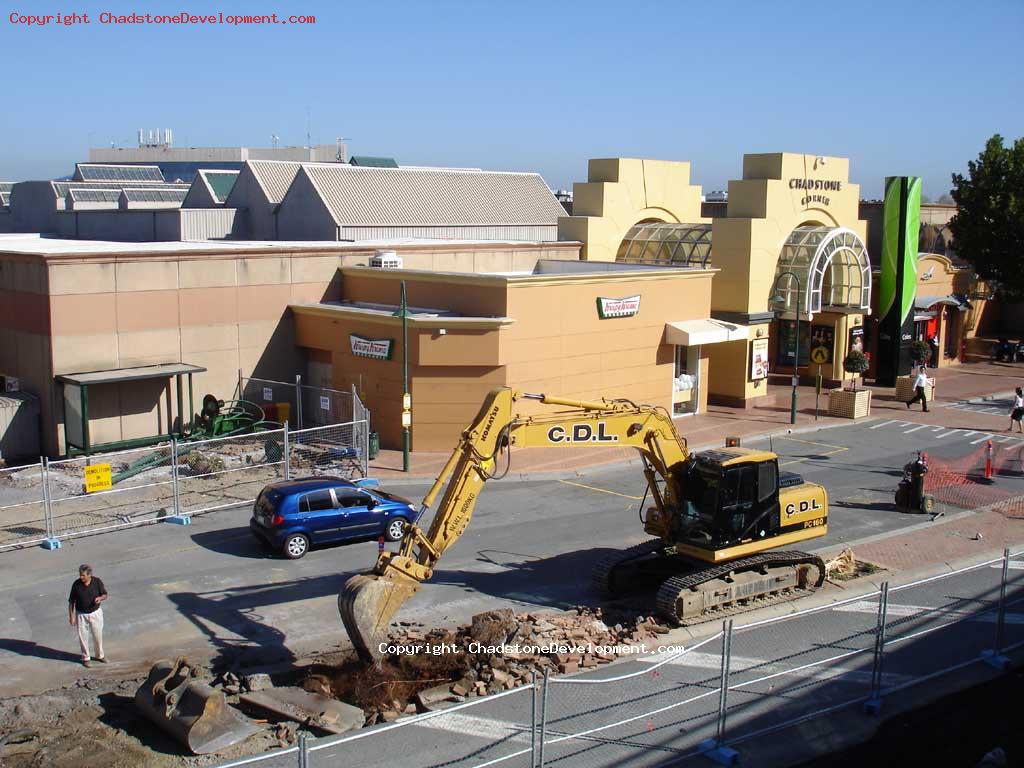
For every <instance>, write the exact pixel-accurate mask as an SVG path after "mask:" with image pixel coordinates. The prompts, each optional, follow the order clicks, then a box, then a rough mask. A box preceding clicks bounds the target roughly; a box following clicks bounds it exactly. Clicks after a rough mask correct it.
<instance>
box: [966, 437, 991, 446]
mask: <svg viewBox="0 0 1024 768" xmlns="http://www.w3.org/2000/svg"><path fill="white" fill-rule="evenodd" d="M993 437H995V435H982V436H981V437H979V438H978V439H977V440H971V445H977V444H978V443H983V442H985V441H986V440H991V439H992V438H993Z"/></svg>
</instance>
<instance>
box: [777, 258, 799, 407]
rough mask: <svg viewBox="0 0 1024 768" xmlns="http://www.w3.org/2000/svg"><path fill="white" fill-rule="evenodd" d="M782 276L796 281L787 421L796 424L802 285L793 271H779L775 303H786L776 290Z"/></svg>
mask: <svg viewBox="0 0 1024 768" xmlns="http://www.w3.org/2000/svg"><path fill="white" fill-rule="evenodd" d="M783 277H789V278H790V279H791V280H793V282H795V283H796V329H795V331H796V332H795V333H794V335H793V397H792V399H791V400H790V403H789V423H790V424H796V388H797V382H798V381H799V376H798V374H797V371H798V369H799V368H800V296H801V291H802V286H801V285H800V278H799V277H797V276H796V274H795V273H793V272H789V271H786V272H780V273H779V274H778V275H776V276H775V282H774V283H772V291H775V295H774V296H772V301H773V302H775V303H776V304H783V303H786V299H785V297H784V296H783V295H782V292H781V291H779V290H778V287H779V280H781V279H782V278H783Z"/></svg>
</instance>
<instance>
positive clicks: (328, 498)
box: [299, 488, 338, 542]
mask: <svg viewBox="0 0 1024 768" xmlns="http://www.w3.org/2000/svg"><path fill="white" fill-rule="evenodd" d="M299 520H300V522H301V524H302V527H303V528H305V529H306V531H308V532H309V538H310V540H311V541H314V542H321V541H330V540H331V539H333V538H336V537H337V535H338V510H337V509H336V508H335V504H334V495H333V494H332V493H331V489H330V488H321V489H319V490H316V491H309V492H308V493H306V494H304V495H303V496H302V497H301V498H300V499H299Z"/></svg>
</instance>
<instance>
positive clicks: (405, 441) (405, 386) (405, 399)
mask: <svg viewBox="0 0 1024 768" xmlns="http://www.w3.org/2000/svg"><path fill="white" fill-rule="evenodd" d="M395 315H396V316H397V317H401V318H402V471H403V472H408V471H409V427H410V425H411V424H412V397H411V396H410V394H409V304H408V302H407V301H406V298H405V280H403V281H402V300H401V306H400V307H399V309H398V311H397V312H395Z"/></svg>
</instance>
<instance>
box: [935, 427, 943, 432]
mask: <svg viewBox="0 0 1024 768" xmlns="http://www.w3.org/2000/svg"><path fill="white" fill-rule="evenodd" d="M944 429H945V427H932V432H941V431H942V430H944Z"/></svg>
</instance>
